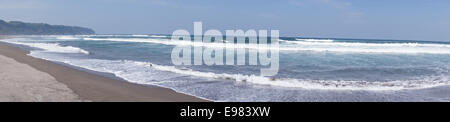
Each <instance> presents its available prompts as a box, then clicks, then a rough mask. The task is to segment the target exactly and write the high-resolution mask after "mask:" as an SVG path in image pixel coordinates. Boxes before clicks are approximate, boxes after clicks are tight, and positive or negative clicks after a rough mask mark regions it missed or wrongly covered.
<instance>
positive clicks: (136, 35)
mask: <svg viewBox="0 0 450 122" xmlns="http://www.w3.org/2000/svg"><path fill="white" fill-rule="evenodd" d="M131 36H133V37H149V36H148V35H138V34H135V35H131Z"/></svg>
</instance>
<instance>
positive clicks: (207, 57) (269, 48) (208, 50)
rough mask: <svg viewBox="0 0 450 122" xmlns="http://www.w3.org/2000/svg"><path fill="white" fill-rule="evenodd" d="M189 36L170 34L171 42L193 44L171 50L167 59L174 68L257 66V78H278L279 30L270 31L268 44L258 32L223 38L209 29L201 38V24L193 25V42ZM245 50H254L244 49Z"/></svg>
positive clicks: (239, 32)
mask: <svg viewBox="0 0 450 122" xmlns="http://www.w3.org/2000/svg"><path fill="white" fill-rule="evenodd" d="M191 36H192V35H191V34H190V33H189V31H187V30H182V29H180V30H176V31H174V32H173V33H172V37H171V41H173V42H180V41H184V42H192V43H193V45H177V46H176V47H175V48H173V50H172V53H171V58H172V63H173V64H174V65H203V64H206V65H208V66H211V65H254V66H261V69H260V75H261V76H275V75H276V74H278V69H279V42H278V40H279V30H270V43H269V40H268V39H269V37H268V30H259V31H258V33H257V32H256V30H254V29H250V30H247V31H245V32H244V31H243V30H226V34H225V36H223V34H222V33H221V32H220V31H219V30H215V29H211V30H207V31H206V32H205V33H204V34H203V25H202V22H194V35H193V41H192V37H191ZM248 46H253V47H256V49H247V48H246V47H248ZM192 50H193V52H192ZM224 52H225V56H224ZM269 52H270V53H269ZM192 54H193V56H192ZM235 55H236V56H235ZM247 55H248V58H247V57H246V56H247ZM192 57H193V59H194V60H193V61H192ZM224 57H225V60H224ZM235 59H236V60H235ZM247 59H248V60H247ZM267 67H268V68H267Z"/></svg>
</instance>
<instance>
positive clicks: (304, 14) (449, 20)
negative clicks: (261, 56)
mask: <svg viewBox="0 0 450 122" xmlns="http://www.w3.org/2000/svg"><path fill="white" fill-rule="evenodd" d="M0 19H4V20H8V21H11V20H20V21H26V22H45V23H50V24H64V25H79V26H85V27H89V28H92V29H94V30H96V31H97V33H108V34H109V33H113V34H129V33H139V34H151V33H155V34H170V33H172V32H173V31H174V30H176V29H188V30H189V31H191V32H192V31H193V30H192V28H193V22H194V21H202V22H203V26H204V28H205V29H219V30H227V29H244V30H247V29H278V30H280V34H281V35H282V36H302V37H342V38H379V39H380V38H382V39H384V38H387V39H415V40H442V41H450V1H449V0H167V1H164V0H70V1H69V0H0Z"/></svg>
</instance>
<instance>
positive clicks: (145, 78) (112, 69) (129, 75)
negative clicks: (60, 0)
mask: <svg viewBox="0 0 450 122" xmlns="http://www.w3.org/2000/svg"><path fill="white" fill-rule="evenodd" d="M31 55H32V56H36V57H39V58H44V59H47V60H53V61H59V62H63V63H67V64H70V65H73V66H78V67H83V68H86V69H89V70H93V71H98V72H107V73H112V74H114V75H116V76H117V77H120V78H123V79H125V80H127V81H129V82H133V83H137V84H147V85H149V84H150V85H158V84H155V83H156V82H154V81H158V80H164V79H170V78H177V77H183V76H192V77H198V78H208V79H217V80H214V81H218V82H220V81H231V82H238V83H250V84H255V85H269V86H277V87H286V88H301V89H311V90H370V91H385V90H405V89H423V88H431V87H436V86H442V85H449V81H450V79H448V76H446V75H441V76H429V77H423V78H421V79H420V80H407V81H405V80H396V81H379V82H377V81H342V80H309V79H291V78H279V79H276V78H271V77H262V76H257V75H243V74H227V73H213V72H201V71H195V70H192V69H189V68H180V67H176V66H166V65H158V64H154V63H151V62H142V61H131V60H102V59H73V60H69V59H68V58H48V57H45V56H44V57H43V56H40V55H39V54H37V53H31ZM155 71H157V72H159V73H161V72H162V73H163V74H164V75H163V77H162V74H159V75H158V74H157V72H155ZM164 72H166V73H164ZM168 73H169V74H168ZM170 73H173V74H172V75H170ZM208 81H210V80H208Z"/></svg>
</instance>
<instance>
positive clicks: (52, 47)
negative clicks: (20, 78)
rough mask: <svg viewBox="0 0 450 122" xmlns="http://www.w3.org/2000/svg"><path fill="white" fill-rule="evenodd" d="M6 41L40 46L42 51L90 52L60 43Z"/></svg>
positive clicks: (35, 46)
mask: <svg viewBox="0 0 450 122" xmlns="http://www.w3.org/2000/svg"><path fill="white" fill-rule="evenodd" d="M5 42H7V43H11V44H18V45H25V46H29V47H34V48H39V49H42V50H40V51H45V52H54V53H82V54H89V52H88V51H86V50H83V49H81V48H78V47H72V46H62V45H60V44H58V43H24V42H16V41H5Z"/></svg>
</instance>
